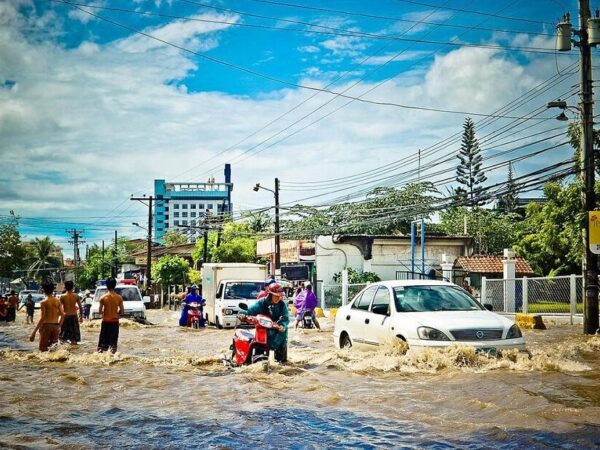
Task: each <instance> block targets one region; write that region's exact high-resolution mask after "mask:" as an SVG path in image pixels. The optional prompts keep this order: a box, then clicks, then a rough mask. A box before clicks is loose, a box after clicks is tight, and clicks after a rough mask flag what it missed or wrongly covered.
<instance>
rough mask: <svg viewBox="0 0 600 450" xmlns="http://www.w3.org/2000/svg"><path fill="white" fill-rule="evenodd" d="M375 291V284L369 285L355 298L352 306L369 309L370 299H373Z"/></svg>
mask: <svg viewBox="0 0 600 450" xmlns="http://www.w3.org/2000/svg"><path fill="white" fill-rule="evenodd" d="M376 291H377V286H371V287H369V288H367V289H366V290H365V291H363V293H362V295H361V296H360V298H357V299H356V301H355V302H354V303H353V304H352V307H353V308H356V309H364V310H365V311H368V310H369V305H370V304H371V300H372V299H373V295H374V294H375V292H376Z"/></svg>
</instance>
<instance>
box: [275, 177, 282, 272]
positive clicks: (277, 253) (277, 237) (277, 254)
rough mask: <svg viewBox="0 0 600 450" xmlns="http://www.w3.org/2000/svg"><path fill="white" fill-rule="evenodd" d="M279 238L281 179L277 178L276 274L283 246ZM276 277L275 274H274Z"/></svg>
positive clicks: (279, 267) (279, 265) (279, 266)
mask: <svg viewBox="0 0 600 450" xmlns="http://www.w3.org/2000/svg"><path fill="white" fill-rule="evenodd" d="M280 244H281V243H280V236H279V178H275V272H277V271H278V270H281V245H280ZM273 275H275V274H273Z"/></svg>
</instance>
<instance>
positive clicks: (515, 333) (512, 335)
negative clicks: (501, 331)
mask: <svg viewBox="0 0 600 450" xmlns="http://www.w3.org/2000/svg"><path fill="white" fill-rule="evenodd" d="M520 337H523V335H522V334H521V330H520V328H519V327H518V326H517V325H513V326H512V327H510V330H508V333H506V339H517V338H520Z"/></svg>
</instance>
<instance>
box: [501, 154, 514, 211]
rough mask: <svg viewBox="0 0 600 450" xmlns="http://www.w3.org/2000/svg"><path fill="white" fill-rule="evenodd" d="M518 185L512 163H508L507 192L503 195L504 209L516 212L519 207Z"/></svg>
mask: <svg viewBox="0 0 600 450" xmlns="http://www.w3.org/2000/svg"><path fill="white" fill-rule="evenodd" d="M517 198H518V197H517V185H516V184H515V175H514V173H513V166H512V163H508V180H507V182H506V194H504V196H503V197H502V203H503V206H504V208H503V209H504V211H506V212H514V211H515V209H516V208H517Z"/></svg>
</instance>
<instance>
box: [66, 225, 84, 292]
mask: <svg viewBox="0 0 600 450" xmlns="http://www.w3.org/2000/svg"><path fill="white" fill-rule="evenodd" d="M83 231H84V230H77V229H75V228H73V229H72V230H67V233H69V234H70V235H71V239H70V240H69V243H70V244H73V267H75V276H74V277H73V278H74V280H73V282H74V284H75V286H77V278H78V275H79V263H80V258H79V244H80V243H83V242H85V241H80V238H81V236H82V235H83Z"/></svg>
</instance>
